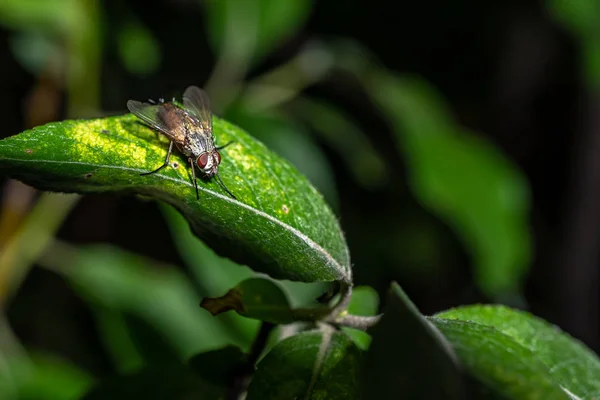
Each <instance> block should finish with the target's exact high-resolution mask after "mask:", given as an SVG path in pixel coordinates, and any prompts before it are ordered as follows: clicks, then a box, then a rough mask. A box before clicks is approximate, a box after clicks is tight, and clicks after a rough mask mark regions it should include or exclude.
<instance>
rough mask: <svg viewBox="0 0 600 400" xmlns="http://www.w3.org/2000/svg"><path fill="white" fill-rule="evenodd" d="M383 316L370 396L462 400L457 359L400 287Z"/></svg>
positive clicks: (367, 389) (370, 363)
mask: <svg viewBox="0 0 600 400" xmlns="http://www.w3.org/2000/svg"><path fill="white" fill-rule="evenodd" d="M383 312H384V314H383V318H382V319H381V321H380V322H379V323H378V324H377V325H376V326H375V327H374V328H373V329H372V330H371V333H372V336H373V341H372V343H371V346H370V347H369V351H368V353H367V356H366V362H365V368H364V374H363V380H364V395H365V396H366V397H365V398H377V399H395V398H402V397H406V398H410V399H463V398H464V395H465V389H464V386H463V377H462V373H461V371H460V366H459V364H458V361H457V359H456V355H455V354H454V352H453V351H452V349H451V348H450V347H449V345H448V343H447V342H446V340H445V339H444V337H443V336H442V335H441V334H440V332H439V331H438V330H437V329H436V328H435V327H433V326H432V325H431V324H430V323H429V322H428V321H427V320H426V319H425V318H424V317H423V316H422V315H421V314H420V313H419V311H418V310H417V308H416V307H415V305H414V304H413V303H412V302H411V301H410V299H409V298H408V296H406V294H405V293H404V292H403V291H402V289H401V288H400V286H398V285H397V284H395V283H394V284H393V285H392V287H391V289H390V292H389V294H388V298H387V303H386V307H385V308H384V310H383Z"/></svg>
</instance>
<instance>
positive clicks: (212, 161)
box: [196, 149, 221, 178]
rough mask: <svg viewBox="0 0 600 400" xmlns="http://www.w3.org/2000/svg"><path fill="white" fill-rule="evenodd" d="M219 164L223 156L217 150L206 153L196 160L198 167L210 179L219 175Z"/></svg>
mask: <svg viewBox="0 0 600 400" xmlns="http://www.w3.org/2000/svg"><path fill="white" fill-rule="evenodd" d="M219 164H221V154H219V151H218V150H216V149H215V150H210V151H205V152H203V153H201V154H200V155H199V156H198V158H196V165H197V166H198V168H200V170H201V171H202V172H203V173H204V174H205V175H206V176H207V177H208V178H210V177H211V176H213V175H215V174H216V173H217V171H218V169H219Z"/></svg>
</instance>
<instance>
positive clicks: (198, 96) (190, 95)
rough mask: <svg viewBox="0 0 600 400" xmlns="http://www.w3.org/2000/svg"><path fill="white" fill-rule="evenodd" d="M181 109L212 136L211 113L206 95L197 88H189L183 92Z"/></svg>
mask: <svg viewBox="0 0 600 400" xmlns="http://www.w3.org/2000/svg"><path fill="white" fill-rule="evenodd" d="M183 108H185V109H186V111H188V112H189V113H190V114H192V115H193V116H194V117H195V118H197V119H198V120H199V121H200V123H201V124H202V128H204V129H205V130H206V131H207V133H208V134H209V136H210V135H212V112H211V111H210V101H209V100H208V95H207V94H206V92H205V91H204V90H202V89H200V88H199V87H197V86H190V87H188V88H187V89H185V92H183Z"/></svg>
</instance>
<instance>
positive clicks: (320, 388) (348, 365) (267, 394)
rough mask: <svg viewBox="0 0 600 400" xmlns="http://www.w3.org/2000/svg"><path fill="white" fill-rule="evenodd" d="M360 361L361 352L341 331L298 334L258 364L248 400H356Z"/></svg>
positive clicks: (282, 343) (278, 345)
mask: <svg viewBox="0 0 600 400" xmlns="http://www.w3.org/2000/svg"><path fill="white" fill-rule="evenodd" d="M360 362H361V354H360V351H359V350H358V348H356V347H355V345H354V343H353V342H352V340H350V338H349V337H348V336H347V335H345V334H344V333H342V332H319V331H312V332H304V333H300V334H297V335H295V336H292V337H289V338H287V339H284V340H282V341H281V342H279V343H278V344H277V345H276V346H275V347H274V348H273V349H272V350H271V351H270V352H269V353H268V354H267V355H266V356H265V357H264V358H263V359H262V360H261V361H260V362H259V363H258V365H257V369H256V373H255V375H254V377H253V378H252V381H251V383H250V387H249V388H248V397H247V399H248V400H255V399H261V400H262V399H264V400H268V399H294V398H298V399H332V400H333V399H356V398H358V395H359V392H358V378H359V368H360Z"/></svg>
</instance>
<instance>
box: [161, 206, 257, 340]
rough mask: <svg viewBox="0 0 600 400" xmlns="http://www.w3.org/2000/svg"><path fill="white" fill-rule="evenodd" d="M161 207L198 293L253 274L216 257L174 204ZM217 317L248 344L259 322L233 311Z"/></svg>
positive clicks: (217, 290)
mask: <svg viewBox="0 0 600 400" xmlns="http://www.w3.org/2000/svg"><path fill="white" fill-rule="evenodd" d="M161 210H162V212H163V215H164V217H165V220H166V222H167V224H168V226H169V231H170V232H171V237H172V238H173V241H174V243H175V246H176V247H177V249H178V250H179V254H180V255H181V257H182V258H183V260H184V261H185V263H186V264H187V266H188V267H189V269H190V271H191V273H192V277H193V279H194V281H195V284H196V286H197V287H198V292H199V294H200V296H208V295H214V294H217V293H225V292H226V291H227V290H229V289H230V288H232V287H234V286H235V285H237V284H238V283H240V282H241V281H243V280H244V279H248V278H250V277H252V276H255V275H256V273H255V272H253V271H252V270H251V269H250V268H248V267H245V266H242V265H238V264H236V263H234V262H233V261H231V260H229V259H227V258H223V257H219V256H217V255H216V254H215V253H214V251H212V250H211V249H210V248H209V247H208V246H206V245H205V244H204V243H202V242H201V241H200V240H198V238H197V237H196V236H194V234H193V233H192V231H191V230H190V226H189V224H188V223H187V221H186V220H185V218H183V216H182V215H181V214H180V213H179V212H177V210H175V209H174V208H173V207H171V206H169V205H167V204H161ZM219 320H220V322H222V323H223V324H224V325H225V326H228V327H229V328H230V330H231V332H232V335H235V336H236V337H238V338H239V340H241V341H243V342H245V343H248V346H249V345H250V343H251V342H252V340H253V339H254V336H255V334H256V331H257V330H258V326H259V324H260V322H258V321H255V320H252V319H249V318H244V317H242V316H240V315H238V314H235V313H227V314H224V315H222V316H220V317H219Z"/></svg>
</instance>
